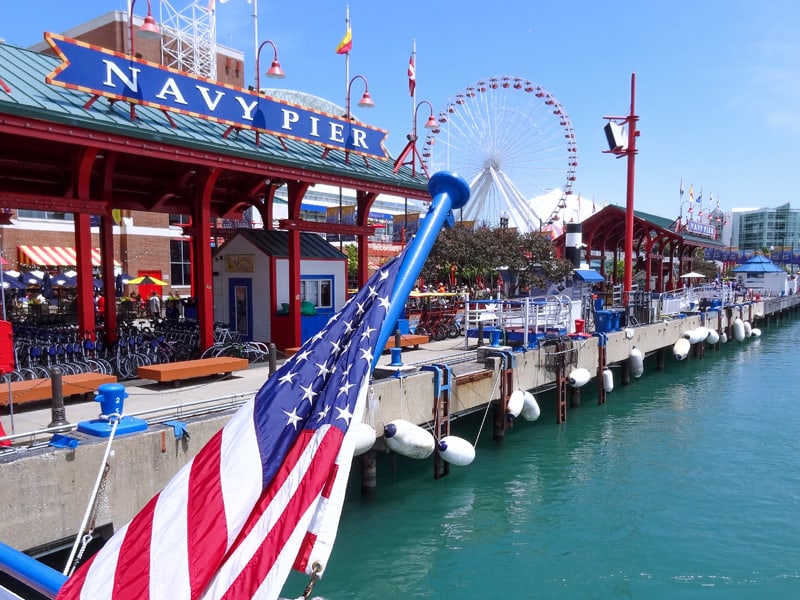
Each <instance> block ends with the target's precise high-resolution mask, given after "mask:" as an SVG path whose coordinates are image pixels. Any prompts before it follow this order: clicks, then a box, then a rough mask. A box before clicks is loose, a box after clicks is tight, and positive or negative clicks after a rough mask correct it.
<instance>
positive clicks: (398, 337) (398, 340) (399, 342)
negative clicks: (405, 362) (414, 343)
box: [394, 327, 403, 348]
mask: <svg viewBox="0 0 800 600" xmlns="http://www.w3.org/2000/svg"><path fill="white" fill-rule="evenodd" d="M394 347H395V348H402V347H403V336H402V334H401V333H400V328H399V327H398V328H397V329H395V330H394Z"/></svg>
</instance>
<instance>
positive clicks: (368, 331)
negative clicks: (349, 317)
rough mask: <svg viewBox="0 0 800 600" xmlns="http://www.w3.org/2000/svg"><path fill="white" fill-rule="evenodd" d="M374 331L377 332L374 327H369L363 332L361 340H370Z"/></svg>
mask: <svg viewBox="0 0 800 600" xmlns="http://www.w3.org/2000/svg"><path fill="white" fill-rule="evenodd" d="M374 331H375V328H374V327H369V326H368V327H367V328H366V329H365V330H364V331H362V332H361V339H362V340H368V339H369V336H371V335H372V333H373V332H374Z"/></svg>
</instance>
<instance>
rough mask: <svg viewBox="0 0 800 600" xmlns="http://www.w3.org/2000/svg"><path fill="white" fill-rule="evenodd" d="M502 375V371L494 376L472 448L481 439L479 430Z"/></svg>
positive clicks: (481, 429) (484, 421)
mask: <svg viewBox="0 0 800 600" xmlns="http://www.w3.org/2000/svg"><path fill="white" fill-rule="evenodd" d="M501 376H502V372H498V373H497V376H496V377H495V378H494V385H493V386H492V393H491V394H489V400H488V402H487V403H486V410H485V411H484V413H483V418H482V419H481V426H480V427H479V428H478V435H477V436H476V438H475V442H474V443H473V444H472V447H473V448H477V446H478V440H479V439H481V432H482V431H483V426H484V425H485V424H486V417H487V416H488V414H489V409H490V408H491V406H492V398H494V393H495V392H496V391H497V385H498V384H499V383H500V377H501Z"/></svg>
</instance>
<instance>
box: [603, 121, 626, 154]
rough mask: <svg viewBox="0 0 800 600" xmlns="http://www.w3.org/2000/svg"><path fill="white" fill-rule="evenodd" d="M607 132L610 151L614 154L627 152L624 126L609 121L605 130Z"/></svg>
mask: <svg viewBox="0 0 800 600" xmlns="http://www.w3.org/2000/svg"><path fill="white" fill-rule="evenodd" d="M603 129H604V130H605V132H606V140H607V141H608V149H609V150H611V151H612V152H619V151H622V150H625V147H626V144H625V134H624V132H623V131H622V126H620V125H617V124H616V123H613V122H612V121H609V122H608V123H606V126H605V127H604V128H603Z"/></svg>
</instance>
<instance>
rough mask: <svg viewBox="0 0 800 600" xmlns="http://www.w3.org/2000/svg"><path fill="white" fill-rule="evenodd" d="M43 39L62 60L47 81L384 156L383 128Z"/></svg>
mask: <svg viewBox="0 0 800 600" xmlns="http://www.w3.org/2000/svg"><path fill="white" fill-rule="evenodd" d="M45 39H46V40H47V41H48V43H49V44H50V45H51V46H52V47H53V49H54V50H55V51H56V53H57V54H58V56H59V57H60V58H61V59H62V60H63V61H64V63H63V64H61V65H59V66H58V67H57V68H56V69H55V70H54V71H53V72H52V73H50V74H49V75H48V76H47V77H46V78H45V81H46V82H47V83H48V84H51V85H58V86H62V87H65V88H69V89H73V90H80V91H82V92H87V93H89V94H95V95H97V96H104V97H106V98H112V99H114V100H122V101H124V102H131V103H134V104H142V105H145V106H152V107H154V108H158V109H161V110H167V111H172V112H177V113H182V114H185V115H189V116H192V117H197V118H200V119H207V120H210V121H216V122H218V123H224V124H226V125H230V126H233V127H238V128H242V129H252V130H256V131H260V132H262V133H266V134H270V135H275V136H278V137H283V138H289V139H295V140H300V141H303V142H308V143H311V144H317V145H319V146H323V147H325V148H332V149H336V150H344V151H348V152H352V153H354V154H361V155H364V156H371V157H374V158H380V159H382V160H386V159H387V158H388V153H387V152H386V148H384V146H383V143H384V140H385V139H386V134H387V132H386V131H385V130H383V129H378V128H376V127H371V126H369V125H364V124H362V123H356V122H352V121H350V120H348V119H345V118H344V117H336V116H333V115H329V114H328V113H324V112H322V111H318V110H313V109H309V108H305V107H302V106H298V105H296V104H292V103H289V102H284V101H282V100H277V99H275V98H270V97H268V96H264V95H261V94H257V93H256V92H255V91H253V92H250V91H247V90H242V89H239V88H235V87H233V86H230V85H226V84H223V83H218V82H215V81H212V80H210V79H206V78H204V77H198V76H196V75H190V74H188V73H183V72H181V71H176V70H175V69H169V68H167V67H163V66H161V65H157V64H155V63H151V62H148V61H145V60H140V59H136V58H133V57H131V56H127V55H125V54H120V53H118V52H114V51H112V50H107V49H105V48H98V47H96V46H91V45H89V44H86V43H84V42H80V41H78V40H72V39H69V38H65V37H63V36H59V35H56V34H53V33H46V34H45Z"/></svg>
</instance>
